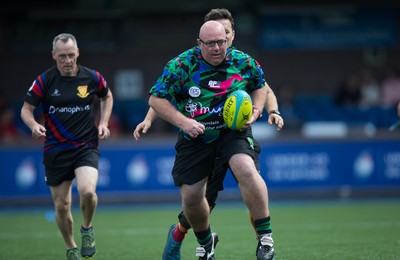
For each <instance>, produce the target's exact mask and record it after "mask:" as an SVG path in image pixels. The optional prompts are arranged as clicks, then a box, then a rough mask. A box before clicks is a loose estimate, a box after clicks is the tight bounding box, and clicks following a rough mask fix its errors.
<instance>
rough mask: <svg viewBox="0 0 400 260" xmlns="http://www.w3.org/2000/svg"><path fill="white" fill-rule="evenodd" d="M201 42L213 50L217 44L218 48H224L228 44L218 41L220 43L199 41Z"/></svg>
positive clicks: (224, 41)
mask: <svg viewBox="0 0 400 260" xmlns="http://www.w3.org/2000/svg"><path fill="white" fill-rule="evenodd" d="M199 41H200V42H202V43H204V44H205V45H206V46H207V47H209V48H212V47H214V46H215V44H217V45H218V47H222V46H224V44H225V43H226V40H218V41H208V42H205V41H203V40H202V39H199Z"/></svg>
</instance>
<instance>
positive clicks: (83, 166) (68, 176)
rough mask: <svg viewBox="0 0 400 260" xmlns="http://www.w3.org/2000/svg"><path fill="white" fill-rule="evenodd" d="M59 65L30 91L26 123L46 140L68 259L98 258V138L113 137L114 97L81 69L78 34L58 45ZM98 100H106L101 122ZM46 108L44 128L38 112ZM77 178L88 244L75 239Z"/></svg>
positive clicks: (47, 163)
mask: <svg viewBox="0 0 400 260" xmlns="http://www.w3.org/2000/svg"><path fill="white" fill-rule="evenodd" d="M52 57H53V59H54V60H55V61H56V65H55V66H53V67H51V68H49V69H48V70H46V71H45V72H43V73H42V74H40V75H39V76H38V77H37V78H36V80H35V81H34V82H33V84H32V86H31V87H30V88H29V90H28V92H27V94H26V96H25V102H24V104H23V107H22V109H21V118H22V120H23V121H24V123H25V124H26V125H27V126H28V127H29V128H30V130H31V131H32V136H33V137H34V138H44V139H45V141H44V152H43V164H44V167H45V173H46V174H45V175H46V176H45V181H46V183H47V185H48V186H49V187H50V191H51V194H52V198H53V202H54V207H55V216H56V223H57V226H58V229H59V230H60V232H61V235H62V237H63V239H64V242H65V244H66V247H67V259H80V255H82V257H85V258H92V257H94V255H95V254H96V245H95V241H94V231H93V228H92V221H93V217H94V214H95V210H96V207H97V194H96V185H97V180H98V161H99V149H98V139H103V140H104V139H107V138H108V137H109V136H110V130H109V129H108V121H109V118H110V116H111V113H112V107H113V96H112V93H111V90H110V89H109V88H108V87H107V83H106V81H105V79H104V78H103V76H102V75H101V74H100V73H99V72H97V71H95V70H92V69H89V68H87V67H84V66H81V65H78V64H77V59H78V57H79V49H78V45H77V41H76V39H75V37H74V36H73V35H72V34H68V33H62V34H59V35H57V36H56V37H55V38H54V40H53V50H52ZM95 97H97V98H99V99H100V117H99V118H100V119H99V122H98V123H96V115H95V109H94V101H95ZM40 104H41V105H42V112H43V117H44V123H45V124H44V126H43V125H41V124H40V123H39V122H38V121H36V119H35V116H34V111H35V109H36V107H37V106H38V105H40ZM74 178H76V186H77V190H78V193H79V200H80V208H81V211H82V219H83V220H82V221H83V222H82V225H81V229H80V230H81V235H82V245H81V250H80V253H79V250H78V248H77V244H76V243H75V240H74V232H73V223H74V222H73V218H72V214H71V204H72V182H73V180H74Z"/></svg>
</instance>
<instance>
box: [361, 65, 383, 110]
mask: <svg viewBox="0 0 400 260" xmlns="http://www.w3.org/2000/svg"><path fill="white" fill-rule="evenodd" d="M380 104H381V90H380V85H379V83H378V81H377V80H376V78H375V77H374V76H373V75H372V73H371V71H369V70H367V69H366V70H363V71H362V72H361V105H364V106H366V107H372V106H377V105H380Z"/></svg>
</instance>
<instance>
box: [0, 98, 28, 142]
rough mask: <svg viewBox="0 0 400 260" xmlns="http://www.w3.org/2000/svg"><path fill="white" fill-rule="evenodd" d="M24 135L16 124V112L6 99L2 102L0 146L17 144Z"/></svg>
mask: <svg viewBox="0 0 400 260" xmlns="http://www.w3.org/2000/svg"><path fill="white" fill-rule="evenodd" d="M22 137H23V134H22V132H21V130H20V129H18V127H17V124H16V123H15V110H14V108H13V107H12V106H10V105H9V104H8V103H7V102H6V101H5V100H4V99H2V100H0V144H16V143H20V142H21V141H22Z"/></svg>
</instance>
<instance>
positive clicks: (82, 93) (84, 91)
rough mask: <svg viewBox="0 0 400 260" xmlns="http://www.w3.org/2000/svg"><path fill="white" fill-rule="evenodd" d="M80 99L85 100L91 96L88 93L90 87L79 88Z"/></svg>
mask: <svg viewBox="0 0 400 260" xmlns="http://www.w3.org/2000/svg"><path fill="white" fill-rule="evenodd" d="M77 89H78V94H77V95H78V97H80V98H85V97H87V96H89V92H87V89H88V86H78V88H77Z"/></svg>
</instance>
